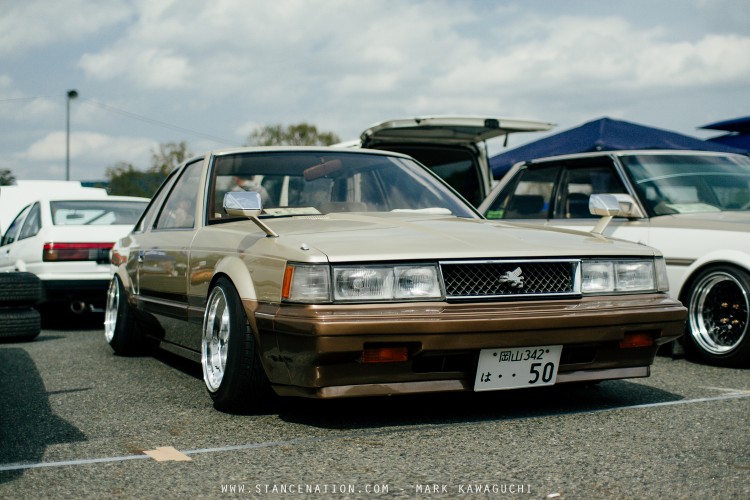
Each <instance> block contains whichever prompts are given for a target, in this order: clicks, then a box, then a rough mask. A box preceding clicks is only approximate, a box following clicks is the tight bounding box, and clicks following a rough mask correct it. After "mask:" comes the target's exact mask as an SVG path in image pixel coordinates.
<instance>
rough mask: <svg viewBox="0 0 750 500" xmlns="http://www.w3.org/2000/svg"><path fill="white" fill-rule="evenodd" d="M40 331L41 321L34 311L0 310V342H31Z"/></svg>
mask: <svg viewBox="0 0 750 500" xmlns="http://www.w3.org/2000/svg"><path fill="white" fill-rule="evenodd" d="M41 330H42V321H41V317H40V316H39V311H37V310H36V309H32V308H31V307H28V308H17V309H10V308H9V309H0V340H2V341H12V342H13V341H26V340H32V339H34V338H36V337H37V336H38V335H39V332H40V331H41Z"/></svg>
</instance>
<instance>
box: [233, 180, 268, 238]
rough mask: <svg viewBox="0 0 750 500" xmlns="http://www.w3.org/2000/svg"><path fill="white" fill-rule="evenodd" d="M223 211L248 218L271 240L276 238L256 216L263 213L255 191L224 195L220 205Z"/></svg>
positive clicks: (258, 196) (258, 194) (259, 199)
mask: <svg viewBox="0 0 750 500" xmlns="http://www.w3.org/2000/svg"><path fill="white" fill-rule="evenodd" d="M222 206H223V207H224V210H225V211H226V212H227V213H228V214H229V215H236V216H240V217H248V218H249V219H250V220H252V221H253V222H255V225H256V226H258V227H259V228H261V229H262V230H263V232H264V233H266V235H267V236H269V237H271V238H278V237H279V235H278V234H276V232H275V231H274V230H273V229H271V228H270V227H268V226H267V225H266V224H264V223H263V221H261V220H260V219H259V218H258V216H259V215H260V214H261V213H262V212H263V202H262V201H261V198H260V193H258V192H255V191H230V192H229V193H226V194H225V195H224V202H223V204H222Z"/></svg>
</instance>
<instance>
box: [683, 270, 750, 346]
mask: <svg viewBox="0 0 750 500" xmlns="http://www.w3.org/2000/svg"><path fill="white" fill-rule="evenodd" d="M727 282H729V283H731V284H733V285H734V286H735V287H736V290H735V292H737V293H738V296H737V298H739V299H740V300H741V301H743V302H744V305H745V318H744V329H743V331H742V333H741V334H740V335H739V337H737V338H736V339H735V341H734V342H733V343H732V344H731V345H724V344H719V343H718V342H716V340H714V338H712V336H711V334H710V333H709V331H708V327H707V326H706V319H705V318H704V310H705V306H706V303H707V302H708V301H710V300H711V294H712V292H714V291H715V289H716V287H717V286H718V285H720V284H726V283H727ZM713 307H716V305H714V306H713ZM689 311H690V313H689V327H690V336H691V337H692V339H693V341H694V342H695V343H696V344H697V345H698V347H699V348H700V349H702V350H704V351H705V352H706V353H708V354H711V355H714V356H726V355H728V354H730V353H732V352H733V351H734V350H735V349H737V348H738V347H739V346H740V345H742V342H743V340H744V339H745V337H746V336H747V335H748V329H749V328H748V323H749V322H750V317H749V316H750V298H748V291H747V290H746V289H745V288H744V287H743V284H742V282H741V281H740V280H738V279H737V277H735V276H734V275H732V274H731V273H729V272H726V271H714V272H711V273H710V274H707V275H706V276H703V277H702V278H701V279H700V280H699V281H698V282H697V283H696V285H695V287H694V290H693V293H692V294H691V296H690V304H689Z"/></svg>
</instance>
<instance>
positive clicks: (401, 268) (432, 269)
mask: <svg viewBox="0 0 750 500" xmlns="http://www.w3.org/2000/svg"><path fill="white" fill-rule="evenodd" d="M331 291H332V292H333V297H331ZM281 295H282V299H283V300H286V301H289V302H304V303H321V302H330V301H331V298H333V301H334V302H354V301H357V302H366V301H377V302H382V301H404V300H435V299H441V298H443V292H442V289H441V288H440V283H439V280H438V270H437V266H436V265H434V264H432V265H412V264H410V265H392V266H381V265H378V266H333V268H332V269H331V268H330V267H329V266H327V265H305V264H289V265H287V268H286V272H285V275H284V284H283V286H282V293H281Z"/></svg>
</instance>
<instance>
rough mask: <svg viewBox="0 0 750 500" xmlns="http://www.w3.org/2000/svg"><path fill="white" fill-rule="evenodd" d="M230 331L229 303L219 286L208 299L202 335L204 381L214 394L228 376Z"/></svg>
mask: <svg viewBox="0 0 750 500" xmlns="http://www.w3.org/2000/svg"><path fill="white" fill-rule="evenodd" d="M217 321H218V324H217ZM230 331H231V316H230V314H229V301H228V299H227V296H226V292H225V291H224V290H223V289H222V288H221V287H218V286H217V287H216V288H214V289H213V290H212V291H211V294H210V295H209V297H208V303H207V304H206V313H205V317H204V320H203V331H202V334H201V366H202V369H203V381H204V382H205V384H206V387H207V388H208V390H209V392H212V393H215V392H217V391H218V390H219V388H220V387H221V383H222V382H223V380H224V376H225V375H226V369H227V354H228V349H229V335H230Z"/></svg>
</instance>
